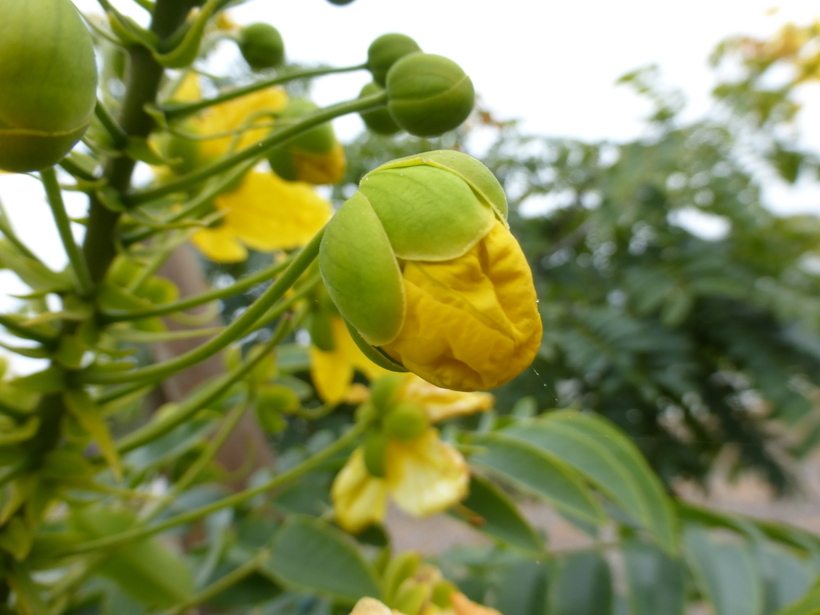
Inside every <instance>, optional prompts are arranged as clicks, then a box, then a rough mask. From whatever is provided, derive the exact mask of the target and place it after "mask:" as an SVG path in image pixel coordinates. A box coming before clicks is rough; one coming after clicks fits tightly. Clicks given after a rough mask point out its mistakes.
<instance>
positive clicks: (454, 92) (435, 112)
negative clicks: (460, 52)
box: [386, 53, 475, 137]
mask: <svg viewBox="0 0 820 615" xmlns="http://www.w3.org/2000/svg"><path fill="white" fill-rule="evenodd" d="M386 89H387V95H388V103H387V108H388V110H389V111H390V115H391V116H393V119H394V120H395V121H396V124H398V125H399V126H400V127H401V128H403V129H404V130H406V131H407V132H409V133H410V134H411V135H415V136H417V137H436V136H438V135H441V134H443V133H445V132H447V131H448V130H453V129H454V128H456V127H458V126H459V125H460V124H461V123H462V122H463V121H464V120H466V119H467V116H469V115H470V112H471V111H472V110H473V104H474V102H475V90H473V82H472V81H470V78H469V77H468V76H467V75H466V74H465V73H464V71H463V70H462V69H461V67H460V66H459V65H458V64H456V63H455V62H453V61H452V60H448V59H447V58H445V57H442V56H438V55H434V54H429V53H414V54H411V55H409V56H406V57H404V58H402V59H401V60H399V61H398V62H396V63H395V64H394V65H393V68H391V69H390V72H389V73H388V74H387V88H386Z"/></svg>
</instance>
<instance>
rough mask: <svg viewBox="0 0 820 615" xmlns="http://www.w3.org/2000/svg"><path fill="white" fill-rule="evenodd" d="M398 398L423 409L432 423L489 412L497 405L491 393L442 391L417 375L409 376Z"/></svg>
mask: <svg viewBox="0 0 820 615" xmlns="http://www.w3.org/2000/svg"><path fill="white" fill-rule="evenodd" d="M398 397H399V399H402V400H404V401H408V402H411V403H416V404H419V405H420V406H421V407H423V408H424V410H425V411H426V412H427V419H428V420H429V421H430V422H431V423H438V422H440V421H446V420H447V419H452V418H455V417H457V416H468V415H470V414H475V413H476V412H487V411H488V410H490V409H491V408H492V407H493V404H494V403H495V397H494V396H493V395H491V394H490V393H465V392H462V391H451V390H449V389H442V388H441V387H437V386H436V385H434V384H431V383H429V382H427V381H426V380H422V379H421V378H419V377H418V376H416V375H415V374H407V376H406V378H405V381H404V383H403V384H402V386H401V388H400V389H399V392H398Z"/></svg>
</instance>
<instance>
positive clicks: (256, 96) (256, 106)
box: [191, 88, 288, 160]
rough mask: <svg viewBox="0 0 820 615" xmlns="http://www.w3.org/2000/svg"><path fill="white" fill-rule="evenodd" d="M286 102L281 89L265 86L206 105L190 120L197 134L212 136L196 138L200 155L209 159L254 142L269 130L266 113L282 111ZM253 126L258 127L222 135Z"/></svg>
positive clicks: (268, 132)
mask: <svg viewBox="0 0 820 615" xmlns="http://www.w3.org/2000/svg"><path fill="white" fill-rule="evenodd" d="M287 101H288V95H287V94H286V93H285V91H284V90H283V89H281V88H268V89H267V90H261V91H259V92H254V93H253V94H248V95H247V96H241V97H240V98H236V99H234V100H229V101H227V102H224V103H221V104H219V105H214V106H213V107H210V108H209V109H208V110H207V111H205V112H203V113H202V114H201V115H198V116H196V117H195V118H193V119H192V120H191V128H192V129H193V130H194V132H196V133H197V134H199V135H201V136H203V137H205V136H207V135H214V138H212V139H205V140H203V141H200V154H201V155H202V157H203V158H205V159H206V160H210V159H214V158H219V157H220V156H223V155H224V154H226V153H227V152H229V151H240V150H243V149H246V148H248V147H250V146H251V145H254V144H256V143H258V142H259V141H261V140H262V139H264V138H265V137H267V136H268V134H270V132H271V128H272V126H271V125H272V123H273V118H272V117H271V116H270V115H268V114H273V113H278V112H280V111H282V109H284V108H285V105H286V104H287ZM254 125H259V128H251V129H247V130H242V132H241V133H236V134H228V135H223V134H222V133H226V132H231V131H238V130H240V129H243V128H246V127H248V126H254ZM217 135H219V136H217Z"/></svg>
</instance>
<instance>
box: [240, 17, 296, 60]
mask: <svg viewBox="0 0 820 615" xmlns="http://www.w3.org/2000/svg"><path fill="white" fill-rule="evenodd" d="M238 43H239V51H241V52H242V57H243V58H245V61H246V62H247V63H248V66H250V67H251V68H252V69H253V70H264V69H266V68H274V67H276V66H280V65H281V64H282V63H283V62H284V61H285V43H284V42H283V41H282V35H281V34H279V30H277V29H276V28H274V27H273V26H272V25H270V24H266V23H254V24H251V25H249V26H247V27H246V28H243V29H242V34H240V36H239V41H238Z"/></svg>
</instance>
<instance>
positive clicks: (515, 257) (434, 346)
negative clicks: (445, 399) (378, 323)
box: [382, 221, 542, 391]
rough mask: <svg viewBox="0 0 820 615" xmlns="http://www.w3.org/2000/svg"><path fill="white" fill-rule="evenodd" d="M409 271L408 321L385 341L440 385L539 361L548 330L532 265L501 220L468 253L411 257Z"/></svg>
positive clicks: (486, 385)
mask: <svg viewBox="0 0 820 615" xmlns="http://www.w3.org/2000/svg"><path fill="white" fill-rule="evenodd" d="M403 278H404V286H405V290H406V293H407V311H406V316H405V320H404V326H403V327H402V330H401V331H400V332H399V335H398V336H397V337H396V339H394V340H393V341H391V342H390V343H389V344H386V345H385V346H383V347H382V348H383V349H384V350H385V351H386V352H387V353H388V354H389V355H390V356H391V357H393V358H394V359H396V360H397V361H399V362H400V363H402V364H403V365H404V366H405V367H406V368H407V369H409V370H410V371H412V372H414V373H416V374H418V375H419V376H421V377H422V378H424V379H425V380H427V381H428V382H431V383H433V384H435V385H437V386H441V387H444V388H447V389H455V390H458V391H476V390H483V389H491V388H493V387H497V386H499V385H502V384H504V383H505V382H508V381H509V380H511V379H512V378H514V377H515V376H517V375H518V374H519V373H521V372H522V371H523V370H524V369H526V368H527V366H529V364H530V363H532V360H533V359H534V358H535V354H536V352H537V351H538V347H539V345H540V343H541V334H542V327H541V318H540V316H539V314H538V304H537V298H536V295H535V287H534V285H533V281H532V273H531V272H530V268H529V266H528V265H527V261H526V259H525V257H524V253H523V252H522V250H521V247H520V246H519V245H518V242H517V241H516V240H515V237H513V236H512V234H511V233H510V231H509V230H508V229H507V228H506V227H505V226H504V225H503V224H502V223H501V222H498V221H496V222H495V225H494V226H493V228H492V229H491V230H490V232H489V233H488V234H487V235H486V236H485V237H484V238H483V239H482V240H481V241H479V242H478V243H477V244H476V245H475V246H473V248H471V249H470V250H469V251H468V252H467V253H466V254H464V255H463V256H460V257H458V258H454V259H452V260H448V261H442V262H428V261H406V262H405V264H404V271H403Z"/></svg>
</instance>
